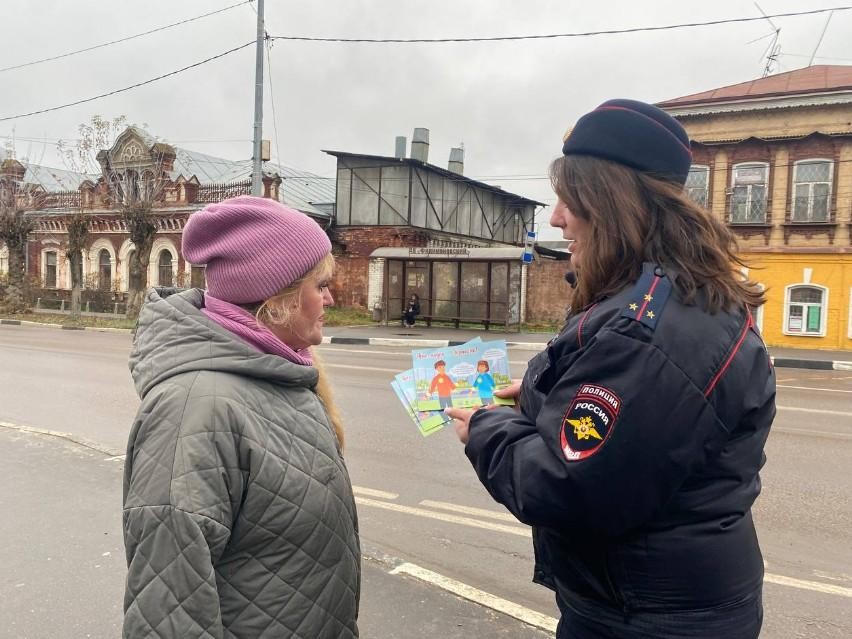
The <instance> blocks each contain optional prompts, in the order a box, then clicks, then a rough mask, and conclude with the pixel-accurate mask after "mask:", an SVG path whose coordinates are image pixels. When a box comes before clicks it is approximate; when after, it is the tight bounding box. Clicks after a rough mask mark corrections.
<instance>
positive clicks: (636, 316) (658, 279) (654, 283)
mask: <svg viewBox="0 0 852 639" xmlns="http://www.w3.org/2000/svg"><path fill="white" fill-rule="evenodd" d="M671 292H672V283H671V281H669V278H668V277H666V276H665V274H664V273H663V270H662V269H661V268H660V267H653V268H652V267H651V265H648V264H646V265H645V266H644V267H643V271H642V277H640V278H639V281H638V282H636V285H635V286H634V287H633V290H631V291H630V295H629V299H628V302H627V305H626V306H625V307H624V308H623V309H622V311H621V315H622V317H629V318H630V319H632V320H634V321H636V322H640V323H642V324H644V325H645V326H647V327H648V328H650V329H651V330H654V329H655V328H657V321H658V320H659V318H660V314H661V313H662V312H663V307H664V306H665V305H666V301H667V300H668V299H669V295H671Z"/></svg>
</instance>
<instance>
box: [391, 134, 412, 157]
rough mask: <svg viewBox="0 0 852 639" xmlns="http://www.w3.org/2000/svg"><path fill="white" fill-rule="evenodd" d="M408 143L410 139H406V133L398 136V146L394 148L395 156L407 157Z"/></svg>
mask: <svg viewBox="0 0 852 639" xmlns="http://www.w3.org/2000/svg"><path fill="white" fill-rule="evenodd" d="M407 144H408V140H406V139H405V136H404V135H398V136H396V146H395V148H394V152H393V156H394V157H395V158H398V159H400V160H404V159H405V147H406V146H407Z"/></svg>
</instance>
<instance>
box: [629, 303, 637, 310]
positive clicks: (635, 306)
mask: <svg viewBox="0 0 852 639" xmlns="http://www.w3.org/2000/svg"><path fill="white" fill-rule="evenodd" d="M627 308H629V309H630V310H631V311H635V310H636V309H637V308H639V305H638V304H637V303H636V302H633V303H632V304H631V305H630V306H628V307H627Z"/></svg>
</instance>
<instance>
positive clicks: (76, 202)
mask: <svg viewBox="0 0 852 639" xmlns="http://www.w3.org/2000/svg"><path fill="white" fill-rule="evenodd" d="M98 161H99V163H100V165H101V173H100V174H97V175H87V174H81V173H75V172H73V171H68V170H62V169H54V168H48V167H43V166H39V165H35V164H22V163H21V162H18V161H16V160H14V159H7V160H5V161H3V163H2V166H0V180H2V181H3V185H4V187H6V189H7V190H6V192H9V191H11V192H12V193H13V194H14V198H15V200H16V205H17V207H18V208H21V209H23V210H25V211H26V212H27V215H28V216H29V217H30V218H31V220H32V221H33V224H34V229H33V231H32V232H31V233H30V236H29V241H28V247H27V256H26V258H27V259H26V262H27V264H26V271H27V273H28V275H30V276H31V277H32V278H33V279H35V280H36V281H37V282H38V284H39V285H40V287H41V290H39V291H37V293H36V295H37V296H41V297H42V298H56V299H68V297H69V293H70V288H71V275H70V262H69V260H68V259H67V257H66V253H67V250H68V245H67V237H68V236H67V224H68V221H69V219H70V216H71V215H72V214H75V213H76V212H79V211H82V212H83V214H84V215H86V217H87V218H88V221H89V232H88V239H87V245H86V248H85V249H84V251H83V279H84V289H85V290H84V299H86V298H88V299H89V300H95V299H97V300H98V303H97V307H95V308H92V309H91V310H104V311H111V310H115V308H116V304H118V305H119V306H121V305H122V303H123V302H124V299H125V296H126V292H127V290H128V283H129V272H128V262H129V256H130V254H131V252H132V251H133V250H134V248H133V244H132V242H131V241H130V238H129V235H128V231H127V227H126V224H125V222H124V220H123V219H122V216H121V214H120V211H119V209H118V206H117V205H116V203H115V202H114V199H115V193H114V192H113V191H112V190H111V188H110V185H111V184H113V185H114V184H115V183H116V182H118V181H123V183H124V184H125V185H127V184H130V185H131V187H132V188H144V185H145V184H146V183H147V182H148V181H150V180H159V181H160V184H161V187H162V188H161V189H160V191H159V195H158V196H157V199H156V201H155V203H154V211H153V215H154V221H155V224H156V226H157V231H156V235H155V238H154V242H153V246H152V248H151V255H150V262H149V268H148V284H149V285H150V286H171V285H174V286H190V285H203V281H204V280H203V269H202V268H199V267H193V266H192V265H191V264H189V263H188V262H186V261H185V260H184V259H183V256H182V255H181V253H180V244H181V242H180V240H181V233H182V231H183V227H184V225H185V224H186V221H187V220H188V219H189V216H190V215H191V214H192V213H193V212H194V211H197V210H199V209H200V208H202V207H203V206H204V205H205V204H207V203H209V202H218V201H220V200H222V199H225V198H227V197H233V196H236V195H247V194H249V193H251V169H252V162H251V160H243V161H232V160H226V159H223V158H217V157H213V156H210V155H206V154H203V153H198V152H195V151H191V150H188V149H183V148H180V147H174V146H171V145H167V144H163V143H161V142H158V141H156V140H155V139H154V138H152V137H151V136H150V135H149V134H148V133H147V132H145V131H143V130H141V129H138V128H136V127H128V128H127V129H126V130H125V131H124V132H123V133H122V134H121V135H119V136H118V137H117V138H116V140H115V142H114V144H113V146H112V148H110V149H105V150H103V151H101V152H100V153H99V154H98ZM263 185H264V195H265V196H266V197H270V198H274V199H278V200H279V201H281V202H283V203H285V204H287V205H288V206H291V207H293V208H295V209H297V210H300V211H302V212H303V213H305V214H306V215H309V216H311V217H312V218H314V219H315V220H316V221H317V222H318V223H319V224H321V225H322V226H323V227H325V228H328V226H329V224H330V222H331V220H332V211H333V209H334V196H335V193H334V185H333V184H331V183H329V181H328V180H324V179H322V178H320V177H318V176H315V175H311V174H308V173H305V172H301V171H295V170H293V169H290V168H287V167H283V166H278V165H276V164H272V163H270V162H267V163H265V165H264V176H263ZM6 270H8V249H7V248H6V247H5V246H3V245H2V242H0V275H2V274H3V273H4V272H5V271H6ZM95 292H97V293H98V294H97V295H94V293H95ZM105 294H106V295H105ZM106 298H108V299H106Z"/></svg>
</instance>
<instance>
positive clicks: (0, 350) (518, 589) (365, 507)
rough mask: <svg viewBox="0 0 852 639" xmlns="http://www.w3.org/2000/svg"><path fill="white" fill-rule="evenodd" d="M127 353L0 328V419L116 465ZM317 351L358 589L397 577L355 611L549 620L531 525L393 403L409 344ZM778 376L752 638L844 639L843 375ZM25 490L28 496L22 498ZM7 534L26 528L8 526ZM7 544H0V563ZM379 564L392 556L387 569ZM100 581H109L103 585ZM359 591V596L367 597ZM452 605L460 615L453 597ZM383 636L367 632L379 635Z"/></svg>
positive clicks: (848, 547) (846, 467)
mask: <svg viewBox="0 0 852 639" xmlns="http://www.w3.org/2000/svg"><path fill="white" fill-rule="evenodd" d="M128 350H129V338H128V336H127V335H126V334H116V333H98V332H90V331H85V332H76V331H73V332H72V331H59V330H55V329H43V328H35V327H26V326H0V422H7V423H10V424H15V425H24V426H32V427H36V428H40V429H48V430H53V431H62V432H66V433H71V434H72V436H73V438H75V439H77V440H80V441H84V442H95V443H97V445H99V446H100V447H102V452H100V453H94V452H91V451H90V452H91V454H93V455H94V456H95V459H96V460H98V461H96V462H91V463H96V465H98V466H100V465H103V464H107V465H109V464H110V463H111V464H117V465H120V460H116V461H113V462H106V461H104V460H105V459H107V458H108V457H109V454H110V452H112V453H115V454H120V453H123V449H124V446H125V443H126V437H127V433H128V430H129V425H130V423H131V421H132V418H133V415H134V413H135V410H136V405H137V399H136V396H135V393H134V391H133V389H132V386H131V382H130V377H129V373H128V371H127V366H126V358H127V352H128ZM321 353H322V355H323V357H324V360H325V362H326V364H327V366H328V369H329V372H330V374H331V376H332V378H333V381H334V383H335V386H336V393H337V399H338V403H339V404H340V406H341V408H342V410H343V413H344V416H345V418H346V424H347V442H348V449H347V462H348V464H349V468H350V472H351V474H352V479H353V483H354V484H355V486H356V497H357V500H358V503H359V515H360V518H361V531H362V539H363V541H364V544H365V548H366V549H367V551H368V554H369V556H371V557H374V558H377V559H380V560H383V561H384V563H382V561H379V562H373V561H372V560H369V561H367V562H366V563H365V566H366V567H367V579H366V580H365V590H366V589H369V588H370V587H371V586H370V584H371V577H372V583H375V584H376V588H377V590H376V592H380V591H381V592H384V591H383V590H382V589H381V584H382V583H384V582H385V580H387V579H404V581H402V582H391V583H401V584H404V585H405V586H406V587H401V586H400V587H399V588H390V590H389V592H394V593H396V592H399V593H400V597H399V598H398V599H396V600H392V599H390V598H385V597H384V596H382V597H380V598H379V599H378V601H377V600H376V598H373V601H374V602H375V603H376V605H372V607H370V606H367V607H366V608H365V610H364V613H363V615H366V616H364V621H365V622H366V623H369V622H370V621H371V620H372V621H375V622H376V623H377V624H379V626H375V627H382V628H384V627H386V626H381V624H380V623H379V622H380V619H382V618H383V617H382V615H390V617H389V619H388V620H387V623H388V624H389V625H388V626H387V627H390V626H392V625H394V624H396V625H399V623H400V621H399V616H400V615H406V614H410V615H412V620H411V622H410V623H411V625H410V626H409V628H414V627H418V628H419V627H423V624H424V623H426V620H428V619H429V618H433V619H443V620H446V619H447V618H448V615H449V616H451V615H452V613H447V614H443V613H441V612H440V610H441V608H440V605H442V604H441V602H443V605H447V606H449V605H450V604H452V605H454V606H463V605H467V606H468V608H471V606H472V605H471V604H462V603H459V602H460V600H458V599H457V598H455V597H454V596H450V595H448V594H447V592H446V591H445V589H446V588H449V589H454V590H456V591H457V592H463V593H465V594H466V595H468V596H470V597H472V598H474V599H477V598H479V599H480V600H483V597H485V593H487V594H489V595H493V596H496V597H498V598H500V600H502V601H501V602H497V603H496V604H494V605H496V606H497V607H500V606H507V605H514V606H515V608H512V612H513V614H516V615H517V616H519V617H522V618H526V619H527V620H532V621H534V622H537V623H540V624H542V625H547V623H548V621H547V619H546V618H547V617H550V618H552V617H554V616H556V614H557V613H556V609H555V606H554V604H553V599H552V596H551V593H550V592H549V591H547V590H546V589H543V588H541V587H538V586H535V585H533V584H532V583H530V575H531V571H532V548H531V540H530V537H529V530H528V529H527V528H526V527H524V526H523V525H521V524H519V523H517V522H515V521H513V520H512V519H511V517H510V516H508V515H507V514H506V513H504V512H502V511H501V509H500V507H499V506H498V505H496V504H494V503H493V502H492V501H491V499H490V497H489V496H488V494H487V493H486V492H485V490H484V489H483V488H482V487H481V486H480V485H479V483H478V481H477V480H476V477H475V475H474V473H473V471H472V469H471V468H470V466H469V464H468V463H467V460H466V459H465V458H464V455H463V451H462V447H461V445H460V444H459V443H458V442H457V441H456V439H455V436H454V434H453V433H452V432H450V431H449V430H448V429H445V430H444V431H442V432H439V433H437V434H435V435H433V436H431V437H428V438H423V437H421V436H420V435H419V433H418V432H417V431H416V429H415V428H414V426H413V425H411V424H410V422H408V421H407V417H406V415H405V414H404V413H403V411H402V408H401V407H400V406H399V405H398V404H397V403H396V399H395V398H394V397H393V395H392V393H391V391H390V388H389V386H388V381H389V379H390V378H391V376H392V374H393V373H394V372H397V371H399V370H402V369H403V368H407V367H408V366H409V364H408V362H409V361H410V358H409V353H408V350H407V349H404V348H401V347H395V348H378V347H363V346H354V345H353V346H324V347H322V348H321ZM529 356H530V353H528V352H523V351H510V360H511V361H512V372H513V374H515V375H518V376H519V375H520V374H522V373H523V370H524V362H525V361H526V359H527V358H528V357H529ZM778 380H779V394H778V405H779V413H778V417H777V419H776V422H775V426H774V428H773V432H772V434H771V436H770V440H769V443H768V445H767V455H768V463H767V466H766V467H765V469H764V471H763V473H762V476H763V485H764V492H763V494H762V495H761V497H760V499H759V500H758V503H757V505H756V507H755V518H756V521H757V525H758V533H759V536H760V540H761V545H762V547H763V551H764V556H765V559H766V563H767V583H766V586H765V592H764V600H765V605H766V621H765V625H764V632H763V634H762V636H763V637H768V638H770V639H776V638H779V639H780V638H787V637H826V638H834V637H837V638H840V637H849V636H852V605H850V604H852V533H850V530H852V373H843V372H823V371H804V370H795V369H778ZM42 439H43V438H42ZM54 439H55V438H54ZM51 441H53V440H51ZM9 447H13V444H9V443H7V442H6V440H5V439H0V452H2V451H3V450H4V448H9ZM76 448H77V449H79V446H78V447H76ZM12 449H14V448H12ZM84 450H85V449H84ZM8 456H9V455H8V453H7V454H0V478H6V479H4V484H7V483H8V476H9V472H10V471H9V470H8V469H9V468H10V466H9V465H7V463H6V461H5V460H6V459H7V458H8ZM77 463H83V462H82V461H78V462H77ZM36 475H37V473H36V472H34V473H33V476H34V477H35V476H36ZM53 476H54V477H55V476H56V475H53ZM53 481H54V482H55V480H53ZM102 481H103V482H105V483H107V484H109V485H110V487H109V488H104V490H112V491H117V490H119V489H118V488H116V487H115V486H114V484H115V483H116V481H117V479H115V478H114V477H111V476H110V475H109V474H108V473H107V474H105V475H104V476H103V480H102ZM38 482H39V484H40V485H41V486H42V489H40V490H42V492H43V491H45V490H49V487H50V485H51V480H50V475H48V478H47V479H45V478H41V479H39V480H38ZM37 493H38V491H36V492H35V493H33V494H32V495H31V497H30V499H31V500H33V501H35V500H36V499H37ZM4 494H5V493H4ZM117 495H118V492H114V494H113V497H110V498H109V499H110V500H112V501H109V500H108V501H107V502H106V503H109V504H110V505H109V506H106V507H107V508H112V507H114V508H115V513H116V517H117V513H118V508H119V504H118V502H117V501H116V500H118V497H117ZM104 499H106V497H104ZM63 503H64V502H63ZM69 503H73V502H69ZM112 504H114V506H113V505H112ZM6 512H8V510H6ZM117 525H118V524H117V519H116V528H114V532H113V533H111V534H114V535H118V533H119V531H118V529H117ZM4 526H6V527H8V526H9V524H8V523H6V524H4ZM0 530H4V528H0ZM16 535H17V536H16ZM4 539H19V540H20V542H21V543H24V540H25V538H24V537H21V532H20V531H17V532H16V529H15V527H14V526H13V527H11V528H9V529H8V533H6V534H4ZM119 541H120V538H119ZM104 552H106V551H104ZM109 552H111V553H112V554H113V555H114V554H115V552H114V551H113V550H110V551H109ZM5 554H6V552H3V553H0V561H2V560H3V558H4V556H5ZM111 556H112V555H111ZM119 563H120V562H119ZM388 566H397V569H396V572H397V574H395V575H393V577H392V578H391V577H388V575H387V573H388V570H387V569H386V568H387V567H388ZM24 568H25V567H24V566H22V567H21V569H24ZM424 571H428V572H424ZM412 574H413V575H415V576H418V575H419V577H420V578H421V579H426V580H428V581H430V582H432V583H434V584H435V585H430V586H426V585H424V584H423V583H422V582H421V581H416V580H414V579H412V578H410V575H412ZM119 581H120V580H119ZM0 583H2V591H3V592H0V601H3V600H5V599H6V595H7V594H9V593H12V594H14V591H13V590H10V591H9V592H8V593H7V589H12V588H14V587H15V584H10V583H9V579H4V580H3V582H0ZM104 588H111V589H115V588H119V589H120V586H117V585H116V584H115V583H109V582H104ZM406 588H409V589H411V588H415V589H416V590H414V591H411V592H409V590H406ZM420 589H422V590H420ZM406 593H408V594H406ZM408 595H411V596H408ZM365 598H366V599H367V600H370V599H369V593H367V592H365ZM421 600H422V601H424V602H426V603H422V604H421V603H419V602H420V601H421ZM391 601H393V605H390V603H389V602H391ZM429 602H431V603H429ZM385 603H387V605H384V604H385ZM492 603H493V602H492ZM432 604H434V606H433V605H432ZM24 605H25V604H24ZM82 608H83V609H85V606H82ZM474 608H475V609H476V610H479V611H480V612H481V611H482V610H488V609H487V608H483V609H480V608H478V607H472V608H471V609H474ZM20 612H21V614H23V612H24V611H20ZM14 614H15V611H13V610H10V609H9V604H6V605H5V606H4V605H3V604H0V627H4V626H5V627H8V625H7V624H8V621H9V619H8V616H9V615H14ZM459 614H460V615H461V617H460V618H465V613H464V612H463V609H462V608H460V609H459ZM490 614H491V616H490V617H489V619H490V620H491V621H493V623H496V624H498V626H499V628H500V629H501V632H502V631H506V629H507V628H508V629H509V630H508V632H510V634H508V635H506V636H513V637H521V636H528V635H526V634H524V633H527V632H530V628H529V626H527V625H524V624H521V623H520V622H517V621H515V620H514V619H511V618H510V617H505V616H504V615H495V614H494V613H490ZM536 614H538V615H543V616H544V617H546V618H545V619H544V620H542V619H541V618H540V617H536V616H535V615H536ZM430 615H431V617H430ZM491 621H488V620H487V619H485V618H483V619H482V623H484V624H486V625H478V626H476V627H473V626H470V627H462V626H455V627H456V628H458V634H440V633H441V632H447V631H446V630H441V631H439V632H438V633H437V634H436V633H435V632H434V630H435V629H432V631H430V632H428V633H425V632H424V633H423V634H422V635H421V634H419V633H418V632H409V633H408V634H406V635H400V636H442V637H443V636H446V637H452V636H460V637H461V636H464V637H478V636H482V637H485V636H499V635H497V634H496V631H495V630H494V628H496V627H497V626H494V628H492V627H491V626H488V625H487V623H491ZM507 624H508V625H507ZM512 624H514V625H512ZM365 630H366V627H365ZM381 632H384V631H379V632H378V634H365V636H377V637H379V636H390V635H383V634H381ZM14 636H27V635H14ZM31 636H34V635H31ZM45 636H49V635H45ZM75 636H76V635H75ZM80 636H85V635H80ZM92 636H96V637H97V636H111V635H109V634H107V635H99V634H93V635H92ZM529 636H534V635H529Z"/></svg>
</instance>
